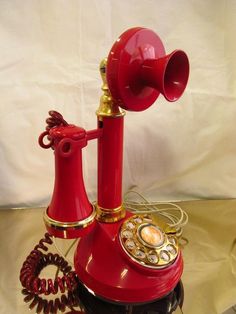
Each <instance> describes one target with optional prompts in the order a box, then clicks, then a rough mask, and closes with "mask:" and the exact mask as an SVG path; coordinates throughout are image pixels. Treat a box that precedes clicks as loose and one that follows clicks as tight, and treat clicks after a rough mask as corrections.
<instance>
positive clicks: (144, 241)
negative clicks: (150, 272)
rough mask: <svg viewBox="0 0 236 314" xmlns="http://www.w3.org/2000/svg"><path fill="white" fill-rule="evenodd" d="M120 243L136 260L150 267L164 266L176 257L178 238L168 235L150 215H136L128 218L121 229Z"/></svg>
mask: <svg viewBox="0 0 236 314" xmlns="http://www.w3.org/2000/svg"><path fill="white" fill-rule="evenodd" d="M119 237H120V243H121V246H122V248H123V249H124V251H125V252H126V254H127V255H128V256H129V257H130V258H131V259H132V260H134V261H135V262H137V263H139V264H141V265H143V266H146V267H149V268H154V269H155V268H164V267H167V266H169V265H170V264H171V263H173V262H174V260H175V259H176V257H177V255H178V252H179V247H178V241H177V238H176V237H175V236H173V235H166V234H165V233H164V232H163V231H162V230H161V228H159V227H158V225H157V224H155V223H154V222H153V220H152V218H151V216H149V215H135V216H132V217H131V218H129V219H127V220H126V221H125V222H124V223H123V224H122V226H121V229H120V235H119Z"/></svg>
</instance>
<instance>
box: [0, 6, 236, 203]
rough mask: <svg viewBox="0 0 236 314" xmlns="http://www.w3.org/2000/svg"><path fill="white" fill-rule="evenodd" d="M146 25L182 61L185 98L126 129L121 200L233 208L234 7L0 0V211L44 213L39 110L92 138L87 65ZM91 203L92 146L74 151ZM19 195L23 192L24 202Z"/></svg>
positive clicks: (92, 67)
mask: <svg viewBox="0 0 236 314" xmlns="http://www.w3.org/2000/svg"><path fill="white" fill-rule="evenodd" d="M134 26H145V27H148V28H151V29H153V30H154V31H156V32H157V33H158V34H159V36H160V37H161V38H162V40H163V42H164V45H165V47H166V51H167V52H168V53H169V52H171V51H173V50H174V49H177V48H181V49H183V50H185V51H186V53H187V54H188V55H189V59H190V64H191V73H190V80H189V84H188V87H187V90H186V92H185V94H184V96H183V97H182V98H181V99H180V100H179V101H178V102H176V103H168V102H167V101H166V100H165V99H164V98H163V97H162V96H160V97H159V99H158V100H157V102H156V104H155V105H153V106H152V107H151V108H150V109H149V110H146V111H145V112H142V113H130V112H129V113H128V114H127V116H126V121H125V152H124V157H125V158H124V191H126V190H127V189H128V188H129V187H130V186H133V185H137V186H138V189H139V190H140V191H142V192H144V193H145V194H146V195H148V196H150V197H152V198H155V199H174V200H183V199H193V198H194V199H196V198H197V199H198V198H222V197H223V198H225V197H226V198H229V197H236V189H235V186H236V167H235V155H236V140H235V133H236V130H235V128H236V124H235V116H236V106H235V97H236V63H235V54H236V46H235V31H236V1H234V0H217V1H215V0H200V1H199V0H191V1H190V0H176V1H171V0H166V1H161V0H147V1H138V0H136V1H135V0H132V1H124V0H121V1H115V0H100V1H96V0H88V1H87V0H86V1H85V0H84V1H83V0H70V1H61V0H55V1H50V0H49V1H48V0H42V1H35V0H33V1H32V0H23V1H20V0H18V1H17V0H10V1H4V0H2V1H0V44H1V49H0V95H1V102H0V113H1V123H0V134H1V137H0V165H1V167H0V206H19V205H22V206H30V205H35V206H36V205H37V206H39V205H46V204H47V203H48V201H49V198H50V195H51V192H52V186H53V176H54V169H53V167H54V166H53V154H52V152H51V151H45V150H43V149H41V148H40V147H39V146H38V144H37V138H38V136H39V134H40V133H41V132H42V131H43V130H44V128H45V122H44V121H45V118H46V117H47V115H48V114H47V112H48V110H50V109H56V110H58V111H60V112H61V113H62V114H63V115H64V116H65V119H66V120H68V121H69V122H71V123H76V124H79V125H81V126H83V127H84V128H86V129H92V128H95V127H96V117H95V114H94V112H95V110H96V109H97V107H98V102H99V96H100V94H101V93H100V86H101V80H100V77H99V73H98V65H99V62H100V60H101V59H102V58H104V57H105V56H107V54H108V52H109V50H110V48H111V46H112V44H113V42H114V41H115V40H116V39H117V37H118V36H119V35H120V34H121V33H122V32H123V31H124V30H126V29H127V28H130V27H134ZM84 174H85V181H86V186H87V191H88V194H89V197H90V198H91V199H95V198H96V143H95V142H93V143H89V145H88V147H87V148H86V149H85V150H84ZM29 192H30V193H29Z"/></svg>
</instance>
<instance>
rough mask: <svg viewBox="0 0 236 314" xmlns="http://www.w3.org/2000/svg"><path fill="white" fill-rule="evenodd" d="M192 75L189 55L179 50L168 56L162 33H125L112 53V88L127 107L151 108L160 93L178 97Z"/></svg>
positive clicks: (143, 30) (109, 78)
mask: <svg viewBox="0 0 236 314" xmlns="http://www.w3.org/2000/svg"><path fill="white" fill-rule="evenodd" d="M188 76H189V62H188V58H187V55H186V54H185V53H184V52H183V51H179V50H176V51H174V52H173V53H171V54H170V55H168V56H166V55H165V49H164V46H163V44H162V41H161V39H160V38H159V36H158V35H157V34H156V33H154V32H153V31H151V30H149V29H146V28H141V27H136V28H132V29H129V30H127V31H126V32H124V33H123V34H122V35H121V36H120V37H119V38H118V40H117V41H116V42H115V44H114V45H113V47H112V48H111V51H110V53H109V56H108V62H107V82H108V86H109V89H110V91H111V94H112V96H113V97H114V99H115V100H116V101H117V103H118V104H119V105H120V106H121V107H122V108H124V109H127V110H132V111H141V110H145V109H147V108H148V107H149V106H151V105H152V104H153V103H154V102H155V100H156V99H157V97H158V96H159V93H160V92H161V93H162V94H163V95H164V96H165V97H166V99H167V100H168V101H175V100H177V99H178V98H179V97H180V96H181V95H182V93H183V91H184V89H185V87H186V85H187V81H188Z"/></svg>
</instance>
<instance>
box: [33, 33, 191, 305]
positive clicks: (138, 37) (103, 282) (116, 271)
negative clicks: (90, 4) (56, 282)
mask: <svg viewBox="0 0 236 314" xmlns="http://www.w3.org/2000/svg"><path fill="white" fill-rule="evenodd" d="M100 73H101V76H102V80H103V85H102V91H103V95H102V96H101V99H100V106H99V108H98V110H97V111H96V115H97V128H96V129H94V130H89V131H86V130H85V129H83V128H81V127H79V126H75V125H72V124H69V123H67V122H66V121H65V120H64V118H63V116H62V115H61V114H59V113H57V112H55V111H50V112H49V115H50V117H49V118H48V119H47V120H46V122H47V127H46V131H45V132H43V133H42V134H41V135H40V137H39V144H40V145H41V147H43V148H52V149H53V150H54V155H55V182H54V191H53V194H52V199H51V202H50V204H49V206H48V208H47V209H46V211H45V214H44V222H45V225H46V228H47V230H48V232H49V233H50V234H51V235H53V236H55V237H59V238H63V239H73V238H81V239H80V241H79V244H78V247H77V249H76V252H75V257H74V267H75V271H76V273H77V276H78V278H79V281H80V283H81V284H82V286H83V287H85V289H87V290H88V291H90V292H92V293H93V294H94V295H96V296H98V297H99V298H101V299H103V300H107V301H109V302H118V303H120V304H137V303H144V302H152V301H154V300H157V299H160V298H162V297H164V296H165V295H167V294H168V293H169V292H170V291H172V290H173V289H174V288H175V287H176V286H177V284H178V283H179V281H180V278H181V275H182V271H183V259H182V255H181V251H180V248H179V245H178V240H177V238H176V237H175V236H174V235H173V234H167V233H165V232H164V230H162V229H161V227H160V226H159V225H158V224H157V223H156V222H154V220H153V219H152V217H151V216H150V215H139V214H132V213H130V212H129V211H127V210H126V209H125V208H124V206H123V202H122V165H123V128H124V117H125V113H126V112H125V110H127V111H143V110H146V109H147V108H148V107H150V106H151V105H152V104H153V103H154V102H155V101H156V99H157V98H158V96H159V94H160V93H161V94H162V95H163V96H164V97H165V98H166V100H167V101H171V102H173V101H176V100H178V99H179V97H181V95H182V94H183V92H184V90H185V87H186V85H187V81H188V77H189V61H188V57H187V55H186V54H185V52H183V51H182V50H175V51H173V52H172V53H170V54H168V55H166V53H165V49H164V46H163V44H162V41H161V39H160V38H159V37H158V35H157V34H156V33H154V32H153V31H152V30H150V29H146V28H142V27H136V28H131V29H129V30H127V31H126V32H124V33H123V34H122V35H121V36H120V37H119V38H118V39H117V40H116V42H115V43H114V45H113V46H112V48H111V51H110V53H109V55H108V58H107V59H104V60H103V61H102V62H101V64H100ZM90 140H97V143H98V158H97V160H98V174H97V177H98V179H97V180H98V181H97V186H98V187H97V189H98V191H97V201H96V202H95V203H91V202H90V201H89V199H88V196H87V194H86V189H85V186H84V181H83V171H82V149H84V148H85V147H86V146H87V145H88V142H89V141H90Z"/></svg>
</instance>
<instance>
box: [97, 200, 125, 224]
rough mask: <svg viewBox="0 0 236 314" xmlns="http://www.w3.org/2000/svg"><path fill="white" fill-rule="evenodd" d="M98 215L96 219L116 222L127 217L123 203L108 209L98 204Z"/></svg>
mask: <svg viewBox="0 0 236 314" xmlns="http://www.w3.org/2000/svg"><path fill="white" fill-rule="evenodd" d="M96 209H97V216H96V219H97V220H98V221H100V222H108V223H112V222H116V221H119V220H121V219H123V218H124V217H125V213H126V211H125V208H124V207H123V206H122V205H121V206H119V207H117V208H113V209H107V208H103V207H101V206H99V205H98V204H96Z"/></svg>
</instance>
